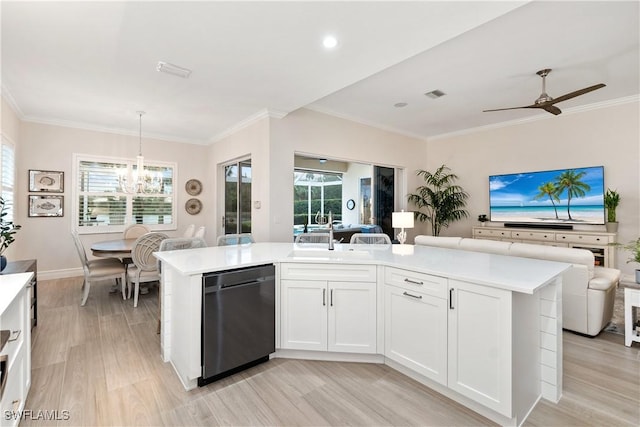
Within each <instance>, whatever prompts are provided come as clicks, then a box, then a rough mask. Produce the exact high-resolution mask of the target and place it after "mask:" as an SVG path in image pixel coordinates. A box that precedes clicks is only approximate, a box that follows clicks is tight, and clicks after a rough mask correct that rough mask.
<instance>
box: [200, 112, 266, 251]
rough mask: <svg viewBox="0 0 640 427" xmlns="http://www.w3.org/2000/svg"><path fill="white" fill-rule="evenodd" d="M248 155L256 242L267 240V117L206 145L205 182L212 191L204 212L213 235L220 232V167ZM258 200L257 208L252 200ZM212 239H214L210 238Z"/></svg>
mask: <svg viewBox="0 0 640 427" xmlns="http://www.w3.org/2000/svg"><path fill="white" fill-rule="evenodd" d="M247 157H250V158H251V177H252V180H251V200H252V201H253V202H254V203H253V206H252V207H251V230H252V234H253V236H254V239H255V240H256V241H258V242H266V241H269V238H270V235H269V223H270V222H271V221H270V218H271V212H270V210H271V197H270V187H269V179H270V174H271V171H270V169H269V159H270V157H271V153H270V148H269V118H267V117H265V118H264V119H262V120H259V121H258V122H256V123H254V124H252V125H250V126H247V127H245V128H243V129H241V130H239V131H238V132H236V133H234V134H232V135H230V136H228V137H226V138H223V139H221V140H220V141H217V142H215V143H214V144H212V145H211V146H210V147H209V149H208V159H207V183H208V187H210V188H211V189H212V191H213V192H214V197H213V198H212V199H211V200H210V201H209V203H210V204H211V210H210V211H209V213H208V214H207V228H208V229H209V230H211V232H210V234H211V235H212V239H214V237H213V236H220V235H222V234H224V228H223V224H222V216H223V215H224V167H223V165H224V164H226V163H229V162H230V161H232V160H238V159H243V158H247ZM255 202H259V203H260V208H257V207H256V203H255ZM212 241H215V239H214V240H212Z"/></svg>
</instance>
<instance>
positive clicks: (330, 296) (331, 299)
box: [329, 289, 333, 307]
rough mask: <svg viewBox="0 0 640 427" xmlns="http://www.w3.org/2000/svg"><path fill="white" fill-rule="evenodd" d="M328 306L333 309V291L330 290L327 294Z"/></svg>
mask: <svg viewBox="0 0 640 427" xmlns="http://www.w3.org/2000/svg"><path fill="white" fill-rule="evenodd" d="M329 305H330V306H331V307H333V289H331V292H330V293H329Z"/></svg>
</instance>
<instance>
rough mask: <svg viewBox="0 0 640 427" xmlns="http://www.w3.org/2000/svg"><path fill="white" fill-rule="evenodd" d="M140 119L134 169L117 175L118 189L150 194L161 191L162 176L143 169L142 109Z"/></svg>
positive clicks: (139, 113)
mask: <svg viewBox="0 0 640 427" xmlns="http://www.w3.org/2000/svg"><path fill="white" fill-rule="evenodd" d="M137 113H138V117H139V120H140V133H139V142H138V156H137V157H136V170H135V171H133V170H131V171H129V173H127V172H124V173H120V174H119V175H118V181H119V184H120V189H121V190H122V191H123V192H125V193H129V194H136V193H138V194H152V193H160V192H162V176H161V174H160V172H158V173H156V174H154V173H152V172H150V171H148V170H147V171H145V170H144V157H143V156H142V115H143V114H144V111H138V112H137Z"/></svg>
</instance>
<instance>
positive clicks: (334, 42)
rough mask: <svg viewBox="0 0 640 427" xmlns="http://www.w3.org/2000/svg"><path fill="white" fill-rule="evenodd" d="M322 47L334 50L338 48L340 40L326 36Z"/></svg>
mask: <svg viewBox="0 0 640 427" xmlns="http://www.w3.org/2000/svg"><path fill="white" fill-rule="evenodd" d="M322 45H323V46H324V47H326V48H327V49H333V48H334V47H336V46H338V39H336V38H335V37H334V36H326V37H325V38H324V39H323V40H322Z"/></svg>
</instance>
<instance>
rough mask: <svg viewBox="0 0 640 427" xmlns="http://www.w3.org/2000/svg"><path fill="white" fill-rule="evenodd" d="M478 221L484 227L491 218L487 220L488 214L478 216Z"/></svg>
mask: <svg viewBox="0 0 640 427" xmlns="http://www.w3.org/2000/svg"><path fill="white" fill-rule="evenodd" d="M478 221H480V225H482V226H483V227H484V226H485V223H486V222H487V221H489V218H487V215H486V214H480V215H478Z"/></svg>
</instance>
